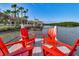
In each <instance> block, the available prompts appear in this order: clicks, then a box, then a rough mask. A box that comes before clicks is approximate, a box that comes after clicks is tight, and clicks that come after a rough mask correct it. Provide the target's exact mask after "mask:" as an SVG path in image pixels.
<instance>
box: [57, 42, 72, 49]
mask: <svg viewBox="0 0 79 59" xmlns="http://www.w3.org/2000/svg"><path fill="white" fill-rule="evenodd" d="M57 44H59V45H60V46H65V47H67V48H68V49H70V50H72V48H73V46H70V45H69V44H66V43H63V42H58V41H57Z"/></svg>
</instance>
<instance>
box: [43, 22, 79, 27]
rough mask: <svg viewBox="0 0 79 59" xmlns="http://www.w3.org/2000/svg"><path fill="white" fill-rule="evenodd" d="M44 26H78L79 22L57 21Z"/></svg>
mask: <svg viewBox="0 0 79 59" xmlns="http://www.w3.org/2000/svg"><path fill="white" fill-rule="evenodd" d="M44 25H46V26H62V27H78V26H79V22H59V23H48V24H44Z"/></svg>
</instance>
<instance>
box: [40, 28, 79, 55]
mask: <svg viewBox="0 0 79 59" xmlns="http://www.w3.org/2000/svg"><path fill="white" fill-rule="evenodd" d="M55 31H56V30H55V29H54V28H52V29H49V30H48V34H47V35H48V37H47V38H46V37H45V35H44V34H43V43H42V50H43V54H44V56H68V55H69V56H71V55H74V52H75V50H76V47H77V46H78V45H79V44H78V43H79V39H77V41H76V42H75V43H74V45H73V46H70V45H68V44H65V43H63V42H60V41H57V40H56V32H55Z"/></svg>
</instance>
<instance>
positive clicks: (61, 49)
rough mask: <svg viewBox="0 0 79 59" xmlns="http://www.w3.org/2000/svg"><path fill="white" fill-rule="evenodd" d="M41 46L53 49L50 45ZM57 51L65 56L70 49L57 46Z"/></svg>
mask: <svg viewBox="0 0 79 59" xmlns="http://www.w3.org/2000/svg"><path fill="white" fill-rule="evenodd" d="M43 45H44V46H46V47H48V48H52V47H53V46H52V45H49V44H43ZM57 49H59V50H60V51H61V52H63V53H65V54H68V53H69V52H70V49H68V48H67V47H65V46H58V47H57Z"/></svg>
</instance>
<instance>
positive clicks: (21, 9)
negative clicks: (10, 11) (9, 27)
mask: <svg viewBox="0 0 79 59" xmlns="http://www.w3.org/2000/svg"><path fill="white" fill-rule="evenodd" d="M19 10H20V12H21V17H23V10H24V8H23V7H19Z"/></svg>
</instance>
